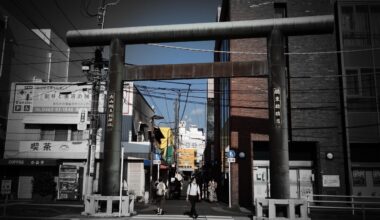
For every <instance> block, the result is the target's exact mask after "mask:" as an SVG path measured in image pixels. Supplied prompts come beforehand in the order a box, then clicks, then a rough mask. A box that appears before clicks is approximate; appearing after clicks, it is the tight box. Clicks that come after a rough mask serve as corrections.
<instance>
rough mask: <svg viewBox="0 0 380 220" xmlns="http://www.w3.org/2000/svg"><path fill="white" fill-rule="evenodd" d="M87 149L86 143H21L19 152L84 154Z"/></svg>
mask: <svg viewBox="0 0 380 220" xmlns="http://www.w3.org/2000/svg"><path fill="white" fill-rule="evenodd" d="M87 148H88V146H87V142H86V141H79V142H74V141H20V147H19V152H29V153H32V152H36V153H41V152H46V153H48V152H54V153H56V152H59V153H66V152H67V153H73V152H77V153H83V152H87Z"/></svg>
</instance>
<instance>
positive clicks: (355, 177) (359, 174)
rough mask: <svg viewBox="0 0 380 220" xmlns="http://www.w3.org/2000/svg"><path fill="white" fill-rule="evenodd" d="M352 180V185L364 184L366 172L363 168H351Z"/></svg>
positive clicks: (365, 182) (365, 183)
mask: <svg viewBox="0 0 380 220" xmlns="http://www.w3.org/2000/svg"><path fill="white" fill-rule="evenodd" d="M352 182H353V185H354V186H366V185H367V181H366V173H365V170H363V169H354V170H352Z"/></svg>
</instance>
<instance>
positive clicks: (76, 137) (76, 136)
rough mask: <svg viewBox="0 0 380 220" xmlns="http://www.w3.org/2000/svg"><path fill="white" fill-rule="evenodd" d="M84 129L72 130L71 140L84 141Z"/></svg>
mask: <svg viewBox="0 0 380 220" xmlns="http://www.w3.org/2000/svg"><path fill="white" fill-rule="evenodd" d="M83 140H84V139H83V131H78V130H74V129H72V130H71V141H83Z"/></svg>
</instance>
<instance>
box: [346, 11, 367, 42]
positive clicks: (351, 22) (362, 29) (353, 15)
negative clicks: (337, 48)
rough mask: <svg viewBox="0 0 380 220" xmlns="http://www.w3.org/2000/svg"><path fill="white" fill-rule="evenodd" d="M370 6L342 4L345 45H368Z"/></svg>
mask: <svg viewBox="0 0 380 220" xmlns="http://www.w3.org/2000/svg"><path fill="white" fill-rule="evenodd" d="M369 18H370V17H369V7H368V6H364V5H356V6H342V8H341V22H342V23H341V27H342V34H343V45H344V47H360V48H363V47H368V46H370V44H371V39H370V28H369V26H370V20H369Z"/></svg>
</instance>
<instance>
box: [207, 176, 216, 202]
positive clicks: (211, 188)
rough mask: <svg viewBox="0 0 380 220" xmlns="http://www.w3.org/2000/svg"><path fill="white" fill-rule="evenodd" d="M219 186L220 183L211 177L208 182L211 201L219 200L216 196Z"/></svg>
mask: <svg viewBox="0 0 380 220" xmlns="http://www.w3.org/2000/svg"><path fill="white" fill-rule="evenodd" d="M217 187H218V184H217V183H216V182H215V180H214V179H211V180H210V181H209V182H208V199H209V201H210V202H217V201H218V198H217V196H216V188H217Z"/></svg>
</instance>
